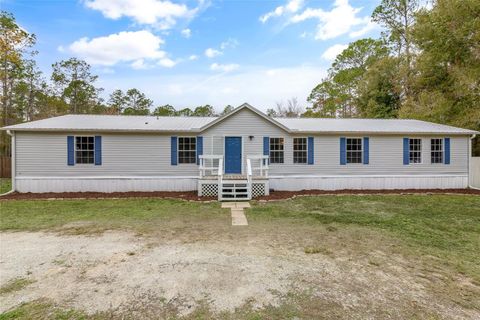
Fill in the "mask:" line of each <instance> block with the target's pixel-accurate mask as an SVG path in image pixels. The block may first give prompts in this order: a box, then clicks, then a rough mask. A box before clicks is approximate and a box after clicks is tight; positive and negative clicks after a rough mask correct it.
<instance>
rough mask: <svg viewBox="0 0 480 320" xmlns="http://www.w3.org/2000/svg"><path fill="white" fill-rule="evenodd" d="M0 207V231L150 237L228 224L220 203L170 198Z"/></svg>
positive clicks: (8, 203) (26, 202) (24, 202)
mask: <svg viewBox="0 0 480 320" xmlns="http://www.w3.org/2000/svg"><path fill="white" fill-rule="evenodd" d="M0 206H1V208H2V210H1V214H0V230H1V231H41V230H54V229H59V228H60V229H61V231H62V232H65V233H67V234H72V235H75V234H96V233H102V232H103V231H105V230H111V229H122V230H131V231H134V232H137V233H139V234H143V233H147V234H148V233H151V232H155V231H157V230H162V229H165V228H166V227H173V228H176V227H178V228H181V226H178V224H181V223H182V222H183V224H184V225H185V224H186V223H188V222H192V223H194V222H198V223H201V224H203V225H206V226H208V225H209V224H211V227H212V228H213V227H214V226H215V225H216V224H217V222H218V221H216V220H220V221H219V222H221V223H224V222H225V221H228V217H226V216H224V215H219V213H221V212H222V211H221V209H220V208H219V206H218V204H214V203H195V202H187V201H182V200H168V199H104V200H18V201H17V200H14V201H3V202H0ZM222 218H223V219H222ZM183 227H185V226H183Z"/></svg>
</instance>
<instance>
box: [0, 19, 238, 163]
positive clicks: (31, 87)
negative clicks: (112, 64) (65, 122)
mask: <svg viewBox="0 0 480 320" xmlns="http://www.w3.org/2000/svg"><path fill="white" fill-rule="evenodd" d="M0 28H1V34H0V50H1V52H0V60H1V62H0V63H1V67H0V81H1V99H0V105H1V120H0V126H8V125H12V124H16V123H21V122H25V121H33V120H39V119H44V118H49V117H54V116H59V115H64V114H112V115H113V114H116V115H117V114H122V115H156V116H201V117H207V116H215V115H217V114H216V112H215V109H214V108H213V106H211V105H208V104H207V105H201V106H198V107H196V108H193V109H190V108H183V109H179V110H176V109H175V108H174V107H173V106H171V105H168V104H167V105H161V106H157V107H154V103H153V101H152V100H151V99H149V98H147V96H146V95H145V94H144V93H143V92H141V91H140V90H138V89H136V88H131V89H128V90H126V91H122V90H115V91H113V92H112V93H111V94H110V95H109V96H108V98H107V99H104V98H102V93H103V91H104V89H102V88H100V87H98V86H97V84H96V82H97V80H98V76H97V75H95V74H93V72H92V70H91V66H90V65H89V64H88V63H87V62H85V61H83V60H80V59H77V58H70V59H67V60H62V61H59V62H55V63H54V64H52V71H51V74H50V77H49V78H48V79H47V77H46V75H45V74H44V73H43V72H42V71H40V69H39V68H38V66H37V63H36V61H35V56H36V55H37V54H38V52H37V51H35V50H34V49H33V48H34V46H35V43H36V40H37V39H36V36H35V35H34V34H30V33H28V32H27V31H26V30H24V29H22V28H21V27H20V26H19V25H18V23H17V22H16V20H15V17H14V16H13V15H12V14H11V13H8V12H5V11H2V12H0ZM151 110H153V111H151ZM231 110H233V107H232V106H231V105H227V106H226V107H225V108H224V109H223V112H222V113H220V114H224V113H227V112H230V111H231ZM0 134H1V139H0V154H2V155H4V154H9V145H10V138H9V137H8V136H7V135H6V133H5V132H1V133H0Z"/></svg>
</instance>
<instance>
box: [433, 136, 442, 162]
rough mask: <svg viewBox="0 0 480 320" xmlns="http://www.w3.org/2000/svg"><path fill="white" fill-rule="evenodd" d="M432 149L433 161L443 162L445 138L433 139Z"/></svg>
mask: <svg viewBox="0 0 480 320" xmlns="http://www.w3.org/2000/svg"><path fill="white" fill-rule="evenodd" d="M430 150H431V157H432V163H443V139H432V141H431V144H430Z"/></svg>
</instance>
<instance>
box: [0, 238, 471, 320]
mask: <svg viewBox="0 0 480 320" xmlns="http://www.w3.org/2000/svg"><path fill="white" fill-rule="evenodd" d="M235 235H236V234H235V233H233V234H232V235H231V239H230V240H229V239H222V241H218V240H207V241H202V242H194V243H191V242H190V243H188V242H187V243H186V242H181V241H178V240H175V239H170V240H168V241H164V240H160V241H158V240H157V241H153V242H152V239H151V238H150V239H148V238H142V237H138V236H135V235H133V234H130V233H125V232H106V233H104V234H103V235H101V236H88V237H87V236H65V235H58V234H48V233H24V232H18V233H1V234H0V240H1V241H0V243H1V247H0V250H1V255H0V257H1V258H0V272H1V274H2V277H1V278H0V285H3V284H5V283H8V282H9V281H11V279H16V278H22V277H28V278H29V279H32V280H34V281H35V282H32V283H31V284H28V285H27V286H26V287H25V288H23V289H20V290H18V291H14V292H11V293H9V294H6V295H2V296H0V312H2V311H5V310H8V309H11V308H14V307H15V306H18V305H19V304H21V303H23V302H28V301H32V300H36V299H49V300H52V301H54V302H55V303H58V304H61V305H65V306H68V307H72V308H75V309H79V310H84V311H86V312H87V313H95V312H101V311H107V310H110V309H115V310H117V311H118V312H120V313H121V308H122V307H123V306H128V305H130V306H131V305H132V304H135V303H139V301H137V300H142V299H143V300H145V299H147V300H148V299H149V298H148V297H154V298H152V299H158V298H159V297H160V298H161V299H162V301H167V304H168V305H174V308H175V310H178V312H179V314H180V315H182V314H188V313H190V312H191V311H193V310H195V308H197V307H198V306H199V303H200V302H203V303H207V304H208V307H209V308H210V309H212V310H213V311H214V312H222V311H225V312H233V311H235V310H236V308H240V307H242V306H243V305H245V304H249V305H252V306H253V307H254V308H263V307H272V306H273V307H275V306H278V305H280V304H281V303H282V299H283V298H284V297H285V296H286V295H288V294H291V293H296V294H306V293H308V296H309V297H311V298H312V299H317V300H318V301H322V303H324V304H325V302H328V303H329V304H334V305H336V306H338V307H339V308H340V310H343V311H344V312H345V314H348V315H351V316H353V318H372V317H376V316H377V317H378V316H379V315H382V316H385V317H387V316H388V317H390V318H402V317H403V316H404V315H405V314H411V313H412V312H413V313H415V312H416V311H419V310H420V311H422V312H426V314H439V315H441V317H445V318H451V319H455V318H456V319H461V318H476V317H479V316H480V311H478V310H477V311H475V310H469V309H464V308H462V307H461V306H459V305H457V304H455V303H453V302H451V301H446V300H442V299H437V298H436V297H435V296H433V295H432V294H431V292H430V291H429V290H428V282H427V280H425V279H419V278H417V277H415V275H414V274H413V273H412V272H411V271H412V270H411V267H409V263H410V262H408V261H406V260H405V259H404V258H403V257H401V256H399V255H393V256H391V255H389V256H387V255H385V254H384V253H383V252H381V251H375V252H373V258H374V259H375V263H369V262H368V261H369V260H372V258H370V259H367V258H365V257H363V258H357V257H355V256H354V255H351V256H341V255H337V256H332V255H330V254H325V253H324V252H322V251H318V252H317V251H316V252H315V254H306V253H305V252H304V248H303V247H299V248H298V250H297V249H293V248H294V247H292V246H283V245H275V246H272V245H271V242H264V241H262V240H263V239H262V237H261V235H260V236H258V237H257V238H251V239H250V240H249V239H248V238H247V239H243V238H242V237H241V236H239V237H237V238H238V239H237V238H236V237H235ZM239 235H241V234H240V233H239ZM239 239H241V241H239ZM379 266H380V267H379ZM140 303H142V304H145V303H147V304H148V301H147V302H145V301H143V302H142V301H140ZM310 307H311V308H313V307H314V306H313V305H312V306H305V308H310ZM387 311H388V313H386V312H387Z"/></svg>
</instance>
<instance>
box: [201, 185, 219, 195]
mask: <svg viewBox="0 0 480 320" xmlns="http://www.w3.org/2000/svg"><path fill="white" fill-rule="evenodd" d="M202 196H204V197H216V196H218V185H217V184H216V183H206V184H202Z"/></svg>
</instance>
